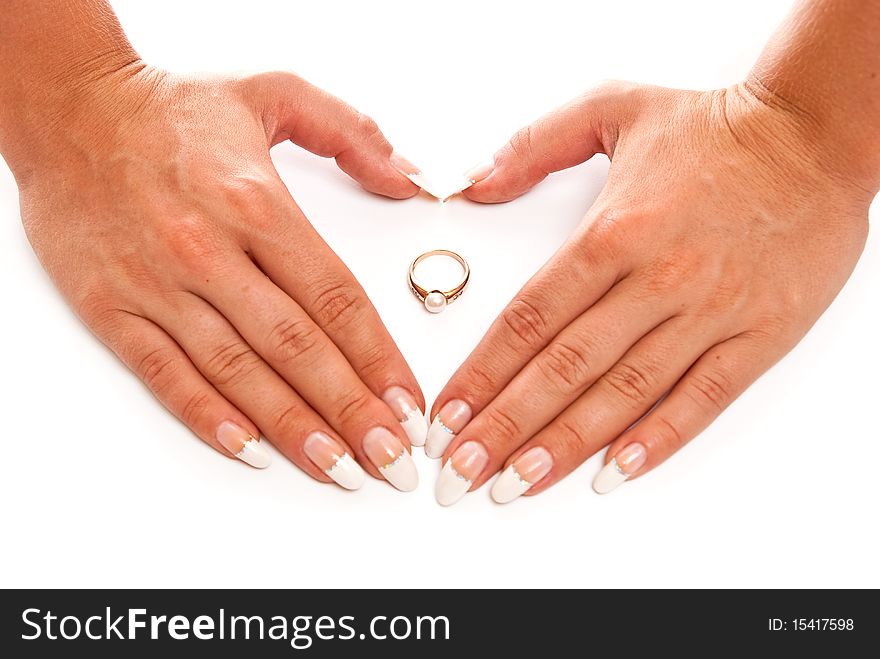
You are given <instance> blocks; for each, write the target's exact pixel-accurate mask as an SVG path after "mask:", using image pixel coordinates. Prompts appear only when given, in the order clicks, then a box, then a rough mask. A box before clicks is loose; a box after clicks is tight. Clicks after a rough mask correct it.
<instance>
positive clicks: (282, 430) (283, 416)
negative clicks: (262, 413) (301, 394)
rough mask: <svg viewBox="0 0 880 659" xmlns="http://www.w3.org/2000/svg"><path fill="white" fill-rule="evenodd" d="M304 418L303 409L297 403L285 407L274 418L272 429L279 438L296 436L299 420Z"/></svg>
mask: <svg viewBox="0 0 880 659" xmlns="http://www.w3.org/2000/svg"><path fill="white" fill-rule="evenodd" d="M301 416H302V409H301V408H300V406H299V405H297V404H296V403H287V404H285V405H283V406H282V407H281V408H280V409H279V410H278V411H276V412H275V414H274V415H273V416H272V417H271V418H272V421H273V423H272V428H274V431H275V433H276V434H277V435H278V436H279V437H294V436H296V428H297V425H298V424H297V420H298V419H299V418H300V417H301Z"/></svg>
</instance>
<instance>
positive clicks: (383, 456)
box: [364, 427, 419, 492]
mask: <svg viewBox="0 0 880 659" xmlns="http://www.w3.org/2000/svg"><path fill="white" fill-rule="evenodd" d="M364 452H365V453H366V454H367V457H368V458H370V462H372V463H373V464H374V465H376V468H377V469H378V470H379V473H381V474H382V477H383V478H384V479H385V480H386V481H388V482H389V483H391V484H392V485H393V486H394V487H396V488H397V489H398V490H400V491H401V492H411V491H412V490H414V489H416V487H418V484H419V472H418V471H416V465H415V463H414V462H413V459H412V456H411V455H410V454H409V452H408V451H407V450H406V449H405V448H403V445H402V444H401V443H400V441H399V440H398V439H397V437H395V436H394V435H392V434H391V432H390V431H389V430H388V429H387V428H382V427H376V428H371V429H370V430H369V431H368V432H367V434H366V435H365V436H364Z"/></svg>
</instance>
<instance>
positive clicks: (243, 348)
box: [205, 341, 260, 387]
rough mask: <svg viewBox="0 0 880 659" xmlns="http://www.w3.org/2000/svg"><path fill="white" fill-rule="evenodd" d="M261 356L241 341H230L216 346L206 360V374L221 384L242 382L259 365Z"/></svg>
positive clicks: (215, 382)
mask: <svg viewBox="0 0 880 659" xmlns="http://www.w3.org/2000/svg"><path fill="white" fill-rule="evenodd" d="M259 364H260V358H259V357H258V356H257V354H256V353H255V352H254V351H253V350H251V349H250V347H249V346H247V345H245V344H243V343H242V342H241V341H230V342H229V343H224V344H223V345H221V346H219V347H218V348H216V349H215V350H214V351H213V352H212V353H211V354H210V355H209V356H208V359H207V361H206V362H205V375H206V376H207V378H208V379H209V380H210V381H211V382H213V383H214V384H217V385H219V386H221V387H222V386H228V385H233V384H235V383H237V382H241V381H242V380H243V379H245V378H246V377H247V376H248V375H250V374H251V373H252V372H253V371H254V370H256V369H257V368H258V367H259Z"/></svg>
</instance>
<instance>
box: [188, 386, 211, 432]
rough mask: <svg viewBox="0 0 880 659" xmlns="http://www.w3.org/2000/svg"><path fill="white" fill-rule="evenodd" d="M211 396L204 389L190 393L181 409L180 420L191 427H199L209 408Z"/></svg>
mask: <svg viewBox="0 0 880 659" xmlns="http://www.w3.org/2000/svg"><path fill="white" fill-rule="evenodd" d="M210 402H211V397H210V396H209V395H208V394H207V393H206V392H204V391H197V392H195V393H193V394H190V395H189V397H188V398H187V399H186V403H184V405H183V407H182V408H181V410H180V420H181V421H183V422H184V423H185V424H186V425H187V426H189V427H190V428H193V429H195V428H197V427H198V426H200V425H201V423H200V422H201V420H202V418H203V416H204V414H205V412H206V411H207V410H208V407H209V404H210Z"/></svg>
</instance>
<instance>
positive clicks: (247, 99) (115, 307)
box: [3, 61, 426, 491]
mask: <svg viewBox="0 0 880 659" xmlns="http://www.w3.org/2000/svg"><path fill="white" fill-rule="evenodd" d="M64 98H65V102H64V104H63V106H62V107H55V108H53V107H45V106H43V107H40V108H38V109H35V110H34V112H33V113H32V115H30V116H32V118H33V120H34V121H33V122H28V124H27V125H24V126H22V127H21V130H19V129H18V128H16V131H17V132H16V133H15V135H13V136H11V137H10V135H9V134H8V133H7V134H6V135H5V137H4V145H3V146H4V156H5V157H6V159H7V161H8V162H9V165H10V167H11V168H12V170H13V173H14V174H15V176H16V179H17V181H18V184H19V189H20V196H21V213H22V218H23V221H24V226H25V229H26V232H27V235H28V238H29V239H30V241H31V244H32V245H33V247H34V249H35V251H36V253H37V255H38V256H39V258H40V260H41V261H42V263H43V265H44V267H45V268H46V270H47V271H48V272H49V274H50V276H51V277H52V279H53V280H54V282H55V283H56V285H57V286H58V287H59V289H60V290H61V291H62V293H63V294H64V296H65V297H66V298H67V300H68V301H69V302H70V304H71V305H72V306H73V308H74V310H75V311H76V312H77V313H78V314H79V315H80V317H81V318H82V319H83V321H84V322H85V323H86V324H87V325H88V326H89V327H90V328H91V329H92V331H93V332H94V333H95V334H96V335H97V336H98V337H99V338H100V339H101V340H102V341H103V342H104V343H106V344H107V345H108V346H109V347H110V348H111V349H112V350H113V351H114V352H115V353H116V354H117V355H119V357H120V358H121V359H122V360H123V361H124V362H125V363H126V364H127V365H128V366H129V367H130V368H131V369H132V370H133V371H134V372H135V373H137V374H138V375H139V376H140V377H141V378H142V379H143V381H144V382H145V383H146V385H147V386H148V387H149V388H150V389H151V390H152V391H153V393H154V394H155V395H156V396H157V397H158V398H159V400H160V401H161V402H162V403H163V404H164V405H165V406H166V407H167V408H168V409H169V410H171V411H172V412H173V413H174V414H175V415H176V416H177V417H179V418H180V419H181V420H182V421H183V422H184V423H185V424H186V425H187V426H189V427H190V428H191V429H192V431H193V432H195V434H196V435H198V436H199V437H200V438H201V439H202V440H204V441H205V442H206V443H207V444H209V445H210V446H212V447H213V448H215V449H216V450H218V451H220V452H221V453H223V454H224V455H226V456H228V457H232V456H235V457H238V458H240V459H242V460H244V461H245V462H248V463H249V464H251V465H253V466H255V467H265V466H267V465H268V464H269V455H268V453H267V452H266V450H265V448H264V447H263V446H262V445H261V444H260V442H259V439H258V438H259V437H260V436H261V435H263V436H265V437H266V438H267V439H268V440H269V441H271V442H272V444H273V445H274V446H275V447H276V448H277V449H278V450H279V451H281V452H282V453H283V454H284V455H285V456H286V457H287V458H289V459H290V460H291V461H293V462H294V463H295V464H297V465H298V466H299V467H300V468H301V469H303V470H304V471H305V472H306V473H308V474H309V475H311V476H312V477H314V478H316V479H318V480H321V481H326V482H329V481H330V480H331V479H332V480H334V481H336V482H337V483H339V484H340V485H341V486H343V487H345V488H349V489H356V488H358V487H360V485H361V483H362V482H363V479H364V476H363V470H362V469H361V466H363V468H364V469H366V471H367V472H369V473H370V474H371V475H373V476H375V477H384V478H386V479H387V480H388V481H389V482H391V484H392V485H394V486H395V487H397V488H398V489H400V490H405V491H408V490H412V489H413V488H415V487H416V485H417V482H418V475H417V473H416V470H415V466H414V465H413V462H412V459H411V457H410V454H409V449H410V444H411V443H412V444H421V443H424V438H425V431H426V428H425V421H424V416H423V411H422V410H423V409H424V399H423V397H422V394H421V392H420V390H419V387H418V384H417V383H416V380H415V378H414V377H413V374H412V373H411V371H410V369H409V367H408V366H407V364H406V362H405V360H404V359H403V357H402V355H401V354H400V352H399V351H398V349H397V347H396V346H395V344H394V342H393V340H392V339H391V337H390V336H389V334H388V332H387V330H386V329H385V327H384V325H383V324H382V321H381V320H380V318H379V316H378V314H377V313H376V310H375V309H374V308H373V306H372V304H371V303H370V301H369V299H368V298H367V296H366V294H365V293H364V291H363V289H362V288H361V286H360V285H359V284H358V283H357V281H356V280H355V278H354V277H353V276H352V274H351V272H349V270H348V269H347V268H346V267H345V265H344V264H343V263H342V262H341V261H340V260H339V258H338V257H337V256H336V255H335V254H334V253H333V252H332V250H331V249H330V248H329V247H328V246H327V245H326V244H325V243H324V242H323V240H322V239H321V238H320V237H319V236H318V234H317V233H316V232H315V230H314V229H313V228H312V226H311V225H310V224H309V222H308V221H307V220H306V218H305V216H304V215H303V214H302V212H301V211H300V209H299V208H298V207H297V205H296V203H295V202H294V200H293V199H292V198H291V196H290V194H289V192H288V190H287V188H286V187H285V185H284V183H283V182H282V181H281V179H280V178H279V176H278V174H277V172H276V171H275V168H274V166H273V164H272V161H271V159H270V157H269V149H270V147H271V146H272V145H273V144H276V143H278V142H281V141H283V140H286V139H290V140H291V141H293V142H295V143H296V144H298V145H300V146H302V147H304V148H306V149H308V150H310V151H313V152H314V153H317V154H319V155H322V156H327V157H335V158H336V161H337V163H338V164H339V166H340V167H341V168H342V169H343V170H344V171H346V172H347V173H349V174H350V175H351V176H352V177H353V178H355V179H356V180H357V181H358V182H360V183H361V185H363V187H365V188H366V189H368V190H370V191H372V192H375V193H378V194H382V195H386V196H389V197H394V198H398V199H400V198H406V197H410V196H412V195H414V194H416V192H417V188H416V186H415V185H413V184H412V183H411V182H410V181H409V180H408V179H407V177H406V176H404V174H403V173H401V171H400V170H401V169H403V170H404V171H405V169H406V167H407V166H408V164H407V163H406V162H405V161H403V160H402V159H397V158H396V157H395V156H393V154H392V149H391V146H390V145H389V144H388V142H387V141H386V140H385V138H384V137H383V135H382V133H381V132H380V131H379V130H378V128H377V127H376V124H375V123H374V122H373V121H372V120H370V119H369V118H367V117H365V116H364V115H362V114H360V113H358V112H357V111H355V110H354V109H353V108H351V107H350V106H348V105H346V104H344V103H343V102H341V101H340V100H338V99H336V98H334V97H332V96H330V95H329V94H326V93H325V92H322V91H321V90H319V89H317V88H315V87H313V86H312V85H310V84H308V83H306V82H304V81H303V80H301V79H300V78H298V77H296V76H294V75H292V74H286V73H267V74H261V75H257V76H252V77H227V78H185V77H179V76H175V75H171V74H168V73H166V72H163V71H159V70H156V69H153V68H150V67H148V66H145V65H143V64H142V63H140V62H137V61H136V62H129V63H126V64H124V65H123V66H121V67H117V68H114V69H112V70H111V71H109V72H107V73H104V74H102V75H100V76H96V75H94V74H92V75H91V76H90V77H89V78H88V79H87V80H86V79H84V80H78V81H76V82H75V84H71V85H70V93H69V94H67V95H65V96H64ZM7 128H8V127H7ZM383 399H384V401H383ZM386 403H387V404H386ZM359 465H361V466H359Z"/></svg>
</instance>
